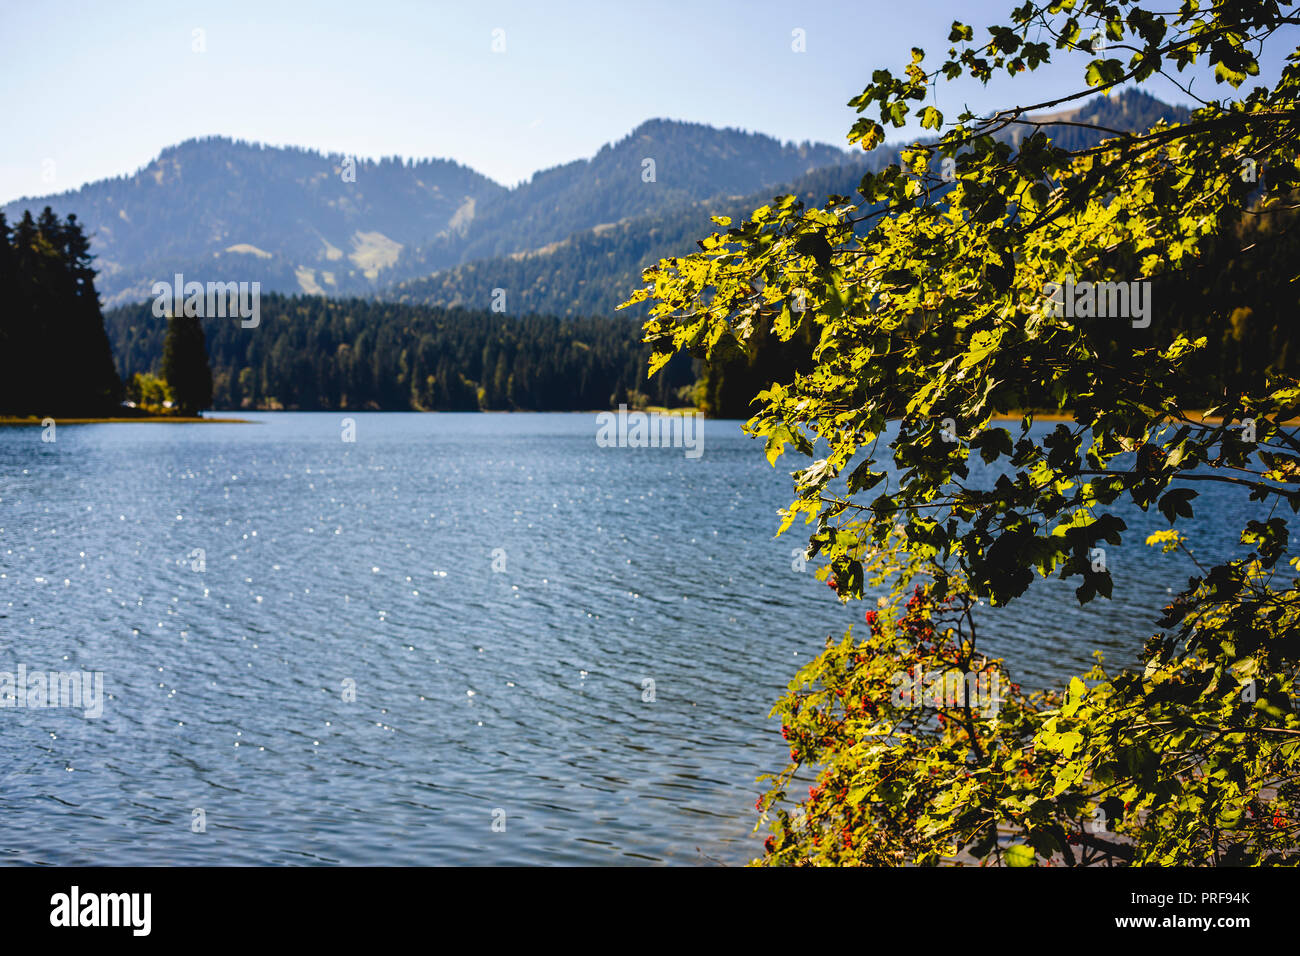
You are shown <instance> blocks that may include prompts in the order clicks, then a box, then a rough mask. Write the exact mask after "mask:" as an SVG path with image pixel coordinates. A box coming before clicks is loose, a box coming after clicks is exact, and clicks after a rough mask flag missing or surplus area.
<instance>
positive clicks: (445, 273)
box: [383, 90, 1189, 316]
mask: <svg viewBox="0 0 1300 956" xmlns="http://www.w3.org/2000/svg"><path fill="white" fill-rule="evenodd" d="M1188 115H1189V111H1188V110H1186V109H1184V108H1182V107H1178V106H1170V105H1169V104H1167V103H1162V102H1161V101H1160V100H1157V99H1155V98H1154V97H1152V96H1150V95H1149V94H1146V93H1143V92H1141V91H1139V90H1126V91H1124V92H1121V93H1119V94H1117V95H1115V96H1113V97H1106V96H1098V97H1094V98H1093V99H1092V100H1089V101H1088V102H1087V103H1085V104H1084V105H1083V106H1081V107H1079V108H1077V109H1074V110H1071V111H1069V112H1065V113H1056V114H1053V115H1050V116H1038V117H1030V121H1031V122H1038V123H1041V124H1042V126H1043V130H1044V131H1045V132H1046V133H1047V135H1048V136H1050V137H1051V138H1052V139H1053V141H1055V142H1056V143H1057V144H1058V145H1060V146H1062V147H1064V148H1067V149H1080V148H1083V147H1085V146H1089V145H1092V144H1095V143H1097V142H1100V141H1101V140H1102V139H1104V138H1105V134H1102V133H1099V132H1096V131H1094V130H1089V129H1085V128H1083V127H1081V126H1072V125H1062V124H1063V123H1065V122H1070V123H1086V124H1092V125H1096V126H1102V127H1106V128H1108V129H1115V130H1125V131H1129V130H1145V129H1149V128H1150V127H1151V126H1152V125H1153V124H1154V123H1156V122H1157V121H1158V120H1161V119H1163V120H1166V121H1171V122H1181V121H1184V120H1186V119H1187V118H1188ZM1053 121H1055V122H1053ZM647 125H650V124H647ZM1032 128H1033V127H1032V126H1019V127H1014V128H1013V130H1012V135H1011V138H1012V139H1013V140H1018V139H1019V138H1020V136H1021V135H1023V133H1024V131H1026V130H1030V129H1032ZM838 158H839V160H840V163H839V164H837V165H829V164H828V165H827V166H825V167H823V168H819V169H816V170H813V171H811V172H804V173H803V174H802V175H799V176H796V177H792V178H790V179H788V180H785V181H783V182H780V183H775V184H770V185H769V184H763V186H762V187H761V188H759V189H757V190H756V191H754V192H752V193H751V194H749V195H746V196H736V195H718V194H710V195H709V197H708V198H706V199H704V200H701V201H696V202H688V203H683V204H680V205H677V206H674V207H673V208H671V209H669V210H667V211H663V212H656V213H652V214H647V215H642V216H637V217H634V218H630V219H624V220H622V221H619V222H603V223H602V224H601V225H598V226H595V227H594V228H588V229H581V230H577V231H571V232H568V233H565V238H563V239H560V240H558V241H556V242H552V243H550V244H548V245H545V246H540V247H537V248H531V249H528V250H527V251H524V252H514V253H512V254H510V255H504V256H496V257H493V258H475V259H474V260H473V261H470V262H466V263H463V264H461V265H458V266H454V267H451V268H447V269H442V270H439V271H437V272H435V273H433V274H432V275H428V276H424V277H421V278H418V279H411V280H407V281H405V282H400V283H398V284H397V285H395V286H394V287H393V288H392V289H391V290H389V291H387V292H385V293H383V295H384V297H385V298H389V299H393V300H395V301H398V302H405V303H418V304H425V305H439V306H467V307H472V306H483V305H486V304H487V303H488V302H490V301H491V296H492V291H493V289H505V290H507V292H508V294H509V300H508V304H509V306H510V311H511V312H516V311H517V312H525V313H527V312H535V313H538V314H545V315H568V316H577V315H595V314H610V313H612V312H613V310H614V309H615V308H616V307H617V306H618V304H619V303H620V302H623V301H625V300H626V299H627V297H628V294H629V293H630V292H631V290H632V289H633V288H635V287H636V286H638V285H639V284H640V278H641V270H642V269H644V268H645V267H646V266H648V265H651V264H653V263H654V262H657V261H658V260H659V259H661V258H664V257H667V256H680V255H685V254H686V253H689V252H692V251H694V248H695V241H696V240H697V239H699V238H701V237H703V236H707V235H709V234H710V233H712V232H714V231H716V229H717V227H716V226H715V225H714V224H713V223H712V222H711V220H710V217H711V216H729V217H731V218H732V219H733V220H734V221H737V222H738V221H740V220H741V219H743V218H747V217H748V216H749V215H750V213H752V212H753V211H754V210H755V209H757V208H758V207H759V206H761V205H763V204H764V203H766V202H769V201H770V200H771V199H772V197H773V196H775V195H780V194H793V195H795V196H798V197H799V199H800V200H801V201H803V202H804V203H806V204H809V205H813V204H820V203H822V202H823V201H825V199H826V197H827V196H830V195H833V194H834V195H846V196H848V195H852V194H853V193H854V192H855V191H856V190H857V186H858V183H859V182H860V181H861V179H862V176H863V174H864V173H866V172H867V171H869V170H878V169H880V168H882V167H883V166H885V165H887V164H888V163H891V162H896V161H898V148H897V147H896V146H893V147H891V146H881V147H879V148H877V149H876V150H874V151H872V152H871V153H870V154H866V155H864V154H862V153H860V152H859V153H856V154H848V153H841V154H839V157H838ZM553 232H554V233H555V234H560V233H563V232H564V230H554V231H553ZM474 248H475V249H479V250H481V246H476V247H474ZM638 314H639V313H638Z"/></svg>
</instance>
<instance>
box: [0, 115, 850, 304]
mask: <svg viewBox="0 0 1300 956" xmlns="http://www.w3.org/2000/svg"><path fill="white" fill-rule="evenodd" d="M846 155H847V154H846V153H845V152H844V151H843V150H841V149H838V148H836V147H833V146H827V145H824V144H811V143H804V144H793V143H785V144H783V143H781V142H779V141H778V140H775V139H772V138H771V137H768V136H763V135H760V134H757V133H746V132H742V131H740V130H734V129H722V130H719V129H714V128H713V127H710V126H705V125H702V124H695V123H681V122H675V121H670V120H651V121H649V122H646V123H643V124H642V125H641V126H639V127H637V129H635V130H633V131H632V133H630V134H629V135H628V136H626V137H624V138H623V139H622V140H620V141H619V142H617V143H613V144H610V145H607V146H605V147H604V148H603V149H601V150H600V152H598V153H597V154H596V155H595V156H593V157H592V158H590V159H583V160H578V161H575V162H572V163H566V164H564V165H562V166H557V167H555V168H554V169H549V170H544V171H542V172H539V173H537V174H535V175H534V176H533V177H532V178H531V179H530V180H528V181H527V182H525V183H523V184H521V185H519V186H517V187H515V188H514V189H506V188H505V187H503V186H501V185H499V184H497V183H495V182H493V181H492V180H490V179H488V178H487V177H485V176H482V175H480V174H479V173H476V172H474V171H473V170H471V169H469V168H467V167H465V166H461V165H459V164H457V163H454V162H451V161H449V160H443V159H431V160H421V161H418V162H417V161H410V160H405V161H404V160H400V159H396V158H392V159H383V160H379V161H371V160H360V161H356V162H355V164H354V165H353V166H352V167H351V168H349V167H348V165H347V162H348V161H347V160H346V159H345V157H343V156H339V155H326V154H323V153H319V152H315V151H313V150H307V149H298V148H283V147H273V146H264V145H260V144H254V143H246V142H241V141H235V140H230V139H226V138H222V137H211V138H206V139H196V140H189V141H187V142H184V143H181V144H180V145H178V146H174V147H170V148H168V149H166V150H163V152H162V153H161V154H159V156H158V158H157V159H155V160H154V161H153V162H151V163H149V164H148V165H147V166H145V167H144V168H142V169H140V170H139V171H137V172H135V173H134V174H132V175H129V176H122V177H118V178H116V179H111V180H101V181H99V182H95V183H90V184H88V185H86V186H83V187H81V188H80V189H77V190H74V191H71V192H66V193H61V194H59V195H56V196H45V197H37V198H33V199H20V200H17V201H15V202H11V203H8V204H6V205H5V206H4V207H3V209H4V212H5V213H6V214H7V215H8V217H9V218H10V220H11V221H16V220H17V219H18V218H19V217H20V216H21V214H22V212H23V210H26V209H32V210H34V211H39V210H40V209H41V208H43V207H44V206H47V205H48V206H51V207H52V208H53V209H54V210H55V212H56V213H59V214H63V215H66V214H67V213H75V214H76V215H77V216H78V218H79V219H80V220H81V222H82V223H83V224H84V225H85V227H86V228H87V229H88V231H89V232H90V234H91V236H92V250H93V252H94V254H95V256H96V257H97V258H96V267H97V268H98V269H99V270H100V274H99V277H98V280H97V284H98V287H99V290H100V293H101V295H102V297H103V300H104V302H105V304H106V305H113V304H117V303H122V302H130V301H140V300H142V299H145V298H148V297H149V296H150V295H151V292H150V289H151V287H152V285H153V283H154V282H156V281H159V280H170V279H171V277H172V276H173V275H174V274H175V273H177V272H181V273H184V274H185V276H186V278H187V280H198V281H204V282H206V281H260V282H261V283H262V290H263V291H264V292H271V291H283V292H307V293H321V294H331V295H347V294H366V293H373V292H376V291H378V290H380V289H383V288H385V287H387V286H389V285H391V284H393V283H395V282H398V281H401V280H403V279H408V278H413V277H415V276H419V275H428V274H430V273H432V272H434V271H436V270H440V269H445V268H449V267H452V266H455V265H458V264H460V263H463V262H467V261H470V260H472V259H480V258H490V257H494V256H501V255H508V254H511V253H516V252H521V251H524V250H531V249H536V248H538V247H541V246H545V245H547V244H549V243H553V242H557V241H560V240H563V239H565V238H567V237H568V236H570V235H571V234H573V233H574V232H577V231H580V230H584V229H590V228H593V227H597V226H601V225H603V224H608V223H616V222H620V221H623V220H625V219H628V218H631V217H635V216H641V215H646V214H649V213H654V212H662V211H665V210H668V209H671V208H674V207H677V206H681V205H685V204H689V203H691V202H697V201H700V200H703V199H707V198H709V197H711V196H716V195H720V194H732V195H740V194H745V193H749V192H752V191H754V190H756V189H759V188H760V187H763V186H766V185H774V184H777V183H781V182H783V181H785V180H787V179H790V178H792V177H795V176H797V175H799V174H800V173H803V172H805V171H808V170H811V169H815V168H817V167H819V166H826V165H833V164H836V163H840V162H843V161H844V158H845V156H846ZM351 172H354V174H355V175H353V176H351V177H349V175H348V174H349V173H351Z"/></svg>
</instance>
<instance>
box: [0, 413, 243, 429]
mask: <svg viewBox="0 0 1300 956" xmlns="http://www.w3.org/2000/svg"><path fill="white" fill-rule="evenodd" d="M44 421H45V419H43V418H37V417H35V416H34V415H33V416H28V417H26V418H20V417H18V416H15V415H0V425H36V426H38V427H39V426H40V425H41V423H42V422H44ZM119 422H129V423H131V424H135V423H137V422H169V423H171V424H174V425H193V424H196V423H200V422H202V423H207V424H221V425H251V424H254V423H253V422H250V421H249V420H248V419H247V418H211V417H209V418H192V417H186V416H181V415H138V416H135V417H128V418H56V419H54V424H56V425H108V424H116V423H119Z"/></svg>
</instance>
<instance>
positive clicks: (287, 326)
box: [105, 294, 695, 411]
mask: <svg viewBox="0 0 1300 956" xmlns="http://www.w3.org/2000/svg"><path fill="white" fill-rule="evenodd" d="M260 316H261V321H260V324H259V325H258V326H257V327H256V328H248V329H246V328H243V327H241V325H240V321H239V320H238V319H237V318H205V319H203V320H202V333H203V334H204V335H205V337H206V344H207V351H208V355H209V357H210V359H211V367H212V401H211V407H213V408H218V409H220V408H229V409H238V408H251V409H280V408H283V409H301V410H327V409H328V410H333V409H353V410H365V409H374V410H385V411H405V410H417V411H477V410H480V409H482V410H501V411H509V410H518V411H575V410H587V409H604V408H609V407H610V406H611V405H614V404H618V403H619V402H630V403H632V404H638V403H646V402H648V403H650V404H664V405H674V406H676V405H681V404H689V403H690V400H689V399H684V398H683V397H682V396H681V395H679V394H678V392H681V391H682V390H683V389H685V390H687V391H689V386H690V385H691V384H692V383H693V382H694V379H695V372H694V370H693V369H692V367H691V363H690V361H689V359H683V360H682V361H679V362H677V363H676V364H675V365H674V366H673V367H672V368H671V369H669V370H667V374H665V375H659V376H656V377H655V378H654V379H651V380H648V381H647V379H646V366H647V359H648V355H649V352H648V348H647V347H646V346H645V345H644V344H643V343H642V341H641V328H640V324H639V323H638V322H637V321H635V320H631V319H625V318H623V317H622V316H619V317H616V318H574V319H560V318H553V317H543V316H531V315H529V316H522V317H519V316H513V315H509V314H503V313H495V312H489V311H468V310H463V309H443V308H436V307H430V306H416V305H403V304H398V303H392V302H378V301H374V300H369V299H326V298H323V297H319V296H284V295H279V294H267V295H263V296H262V297H261V308H260ZM105 318H106V321H107V325H108V330H109V335H110V337H111V339H112V341H113V343H114V348H115V352H116V354H117V356H118V359H119V361H120V362H121V363H122V370H123V374H124V375H125V376H127V377H128V378H129V377H131V376H133V375H135V374H136V373H142V374H143V373H153V374H158V373H159V372H161V371H164V369H163V358H164V337H165V334H166V331H167V321H168V320H166V319H160V318H157V317H155V316H154V315H153V307H152V302H144V303H141V304H139V305H134V306H123V307H121V308H118V309H113V310H111V311H110V312H108V313H107V315H106V317H105ZM177 401H178V403H179V396H177Z"/></svg>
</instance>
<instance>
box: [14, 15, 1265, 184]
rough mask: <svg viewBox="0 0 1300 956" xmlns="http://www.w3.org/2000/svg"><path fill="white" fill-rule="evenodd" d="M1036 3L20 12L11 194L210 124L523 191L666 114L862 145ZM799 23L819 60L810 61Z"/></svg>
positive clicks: (1013, 93)
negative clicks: (937, 63) (866, 134)
mask: <svg viewBox="0 0 1300 956" xmlns="http://www.w3.org/2000/svg"><path fill="white" fill-rule="evenodd" d="M1015 2H1016V0H893V2H881V0H851V2H840V0H834V2H832V0H826V2H821V0H803V2H793V3H792V2H765V0H750V2H741V0H685V2H650V0H626V2H625V0H617V2H605V3H595V2H579V0H535V2H527V3H523V2H520V3H507V2H487V0H469V2H462V3H438V2H433V0H423V2H418V0H346V2H333V0H311V2H305V0H304V2H277V0H258V2H242V0H223V2H215V3H180V2H176V0H169V2H156V3H155V2H137V3H132V2H127V0H124V2H112V3H98V2H80V3H78V2H64V0H39V2H30V0H0V36H3V37H4V40H5V44H4V45H5V53H4V56H3V58H0V115H3V116H4V118H5V130H4V148H3V153H2V154H0V201H8V200H10V199H16V198H18V197H20V196H36V195H44V194H48V193H52V192H61V191H63V190H66V189H72V188H76V187H77V186H79V185H81V184H82V183H84V182H87V181H91V180H95V179H100V178H103V177H106V176H114V175H119V174H123V173H130V172H133V171H134V170H136V169H138V168H139V167H141V166H143V165H144V164H146V163H147V162H149V160H151V159H152V158H153V157H154V156H156V155H157V154H158V152H159V150H161V149H162V148H163V147H165V146H168V145H171V144H174V143H177V142H180V141H182V140H184V139H188V138H191V137H194V136H204V135H209V134H223V135H227V136H233V137H237V138H242V139H249V140H256V141H260V142H265V143H272V144H277V145H285V144H290V145H298V146H307V147H312V148H315V149H320V150H322V151H325V152H342V153H347V154H351V155H358V156H368V157H375V156H389V155H400V156H404V157H430V156H438V157H446V158H450V159H455V160H458V161H460V162H463V163H465V164H467V165H469V166H472V167H474V168H475V169H477V170H479V171H480V172H482V173H485V174H486V175H488V176H491V177H492V178H494V179H496V180H498V181H499V182H502V183H505V184H507V185H512V184H514V183H516V182H518V181H520V180H522V179H526V178H528V177H529V176H530V175H531V174H532V173H533V172H535V171H536V170H538V169H545V168H547V167H550V166H554V165H556V164H558V163H562V162H567V161H569V160H572V159H576V158H579V157H585V156H589V155H591V154H592V153H594V152H595V151H596V150H597V149H599V148H600V147H601V146H602V145H603V144H605V143H607V142H611V141H613V140H617V139H619V138H621V137H622V136H623V135H625V134H626V133H627V132H628V131H629V130H631V129H632V128H633V127H635V126H636V125H637V124H639V123H641V122H642V121H644V120H646V119H650V118H652V117H668V118H673V119H684V120H693V121H698V122H705V123H710V124H713V125H715V126H736V127H741V128H743V129H748V130H756V131H759V132H764V133H768V134H770V135H772V136H776V137H778V138H780V139H783V140H804V139H813V140H821V141H825V142H830V143H835V144H837V145H844V135H845V133H846V131H847V130H848V128H849V126H850V125H851V124H852V122H853V118H854V113H853V111H852V110H851V109H849V108H848V107H847V106H845V103H846V102H847V100H848V99H849V98H850V97H851V96H853V95H854V94H856V93H857V92H859V91H860V90H861V89H862V87H863V86H864V85H865V83H866V82H867V80H868V78H869V76H870V72H871V70H872V69H873V68H875V67H878V66H882V65H883V66H890V67H892V68H895V69H897V68H899V67H901V66H902V65H903V64H904V63H905V62H906V60H907V55H908V50H909V49H910V48H911V47H912V46H921V47H923V48H925V49H926V51H927V52H928V53H929V54H930V56H931V58H933V57H934V56H935V55H937V54H940V53H942V52H943V51H945V50H946V49H947V47H948V43H947V32H948V26H949V24H950V23H951V22H952V20H953V19H954V17H955V16H959V17H960V18H961V19H962V20H963V21H965V22H968V23H971V24H973V25H975V26H976V27H977V29H979V28H982V27H984V26H987V25H989V24H992V23H1001V22H1005V14H1006V12H1007V11H1008V10H1009V9H1010V8H1011V7H1012V6H1014V5H1015ZM196 29H201V30H203V31H204V40H205V43H206V51H205V52H203V53H196V52H194V51H193V50H192V46H193V42H194V40H193V31H194V30H196ZM496 29H501V30H504V31H505V47H506V48H505V52H504V53H494V52H493V51H492V42H493V31H494V30H496ZM795 29H802V30H804V31H805V35H806V44H807V51H806V52H805V53H802V54H799V53H795V52H793V51H792V49H791V43H792V31H793V30H795ZM979 35H983V32H982V29H980V32H978V33H977V36H979ZM1269 72H1272V73H1274V74H1275V72H1276V70H1275V69H1273V70H1271V71H1269ZM1078 76H1079V73H1078V68H1077V66H1071V67H1070V68H1069V69H1068V70H1062V69H1054V70H1053V71H1052V72H1050V73H1048V74H1045V75H1044V74H1041V73H1040V74H1034V75H1032V78H1030V75H1028V74H1026V76H1025V77H1023V78H1022V79H1021V80H1020V81H1016V82H1010V81H1007V80H1001V81H998V82H997V83H995V84H994V85H992V86H991V87H989V88H988V89H984V88H982V87H980V86H978V85H977V84H972V83H964V82H962V83H957V84H950V85H948V86H947V87H944V88H941V89H940V90H939V93H938V101H937V102H938V105H939V106H940V108H941V109H945V110H948V111H949V112H952V113H955V112H957V110H958V108H959V107H960V106H961V105H962V104H963V103H965V104H968V105H970V106H972V107H975V108H976V109H978V110H984V109H991V108H995V107H1000V106H1006V105H1008V104H1010V103H1012V102H1025V101H1029V100H1034V99H1040V98H1045V97H1047V96H1049V95H1051V94H1053V93H1059V92H1064V91H1065V90H1066V89H1068V88H1070V87H1072V86H1073V85H1074V84H1077V83H1078ZM1026 80H1027V82H1026ZM1211 86H1212V83H1210V82H1209V81H1208V80H1205V79H1201V80H1198V81H1197V85H1196V89H1197V91H1198V92H1202V91H1205V90H1208V89H1210V88H1211ZM1152 92H1154V93H1156V94H1157V95H1161V94H1162V93H1163V94H1164V98H1166V99H1172V100H1178V101H1185V98H1183V97H1181V96H1180V95H1178V94H1177V91H1175V90H1172V89H1169V88H1167V87H1166V88H1165V89H1164V90H1161V89H1159V88H1153V89H1152ZM891 138H894V137H892V135H891ZM51 160H52V161H53V165H52V166H51V165H50V163H49V161H51ZM50 172H53V177H54V178H53V180H52V181H47V180H46V179H44V178H43V173H44V174H46V175H48V174H49V173H50Z"/></svg>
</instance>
